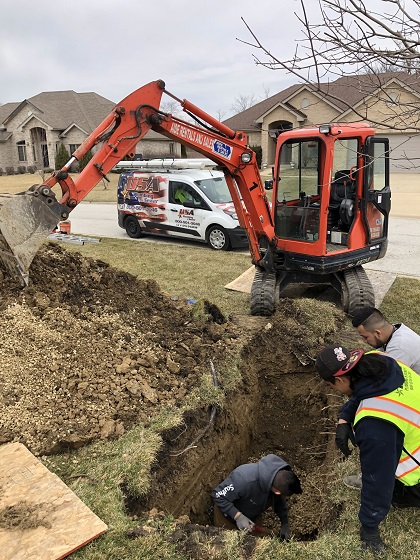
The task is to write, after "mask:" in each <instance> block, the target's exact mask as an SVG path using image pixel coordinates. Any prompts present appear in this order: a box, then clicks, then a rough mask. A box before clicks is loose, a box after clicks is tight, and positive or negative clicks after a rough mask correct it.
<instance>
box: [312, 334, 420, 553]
mask: <svg viewBox="0 0 420 560" xmlns="http://www.w3.org/2000/svg"><path fill="white" fill-rule="evenodd" d="M316 369H317V371H318V373H319V375H320V376H321V377H322V379H324V381H326V382H327V383H329V384H330V385H331V386H332V387H333V388H334V389H335V390H336V391H338V392H340V393H342V394H344V395H347V396H349V397H350V396H355V397H356V398H357V399H358V401H359V402H360V404H359V406H358V409H357V412H356V415H355V421H354V427H355V439H356V444H357V445H358V446H359V450H360V464H361V469H362V489H361V503H360V510H359V520H360V522H361V524H362V527H361V532H360V535H361V539H362V545H363V548H364V549H369V550H371V551H372V552H373V553H374V554H380V553H382V552H383V551H384V550H385V548H386V547H385V545H384V543H383V541H382V539H381V537H380V534H379V524H380V522H381V521H382V520H383V519H384V517H385V516H386V515H387V513H388V511H389V509H390V507H391V503H392V504H393V505H394V506H396V507H420V483H419V480H420V376H419V375H418V374H417V373H415V372H414V371H413V370H412V369H410V368H409V367H407V366H405V365H404V364H401V363H398V362H397V361H395V360H394V359H393V358H391V357H390V356H387V355H385V354H381V353H378V352H370V353H367V354H365V353H364V351H363V350H353V351H351V352H350V351H349V350H347V348H345V347H344V346H341V345H339V344H333V345H331V346H327V347H326V348H324V349H323V350H322V351H321V352H320V354H319V355H318V358H317V361H316Z"/></svg>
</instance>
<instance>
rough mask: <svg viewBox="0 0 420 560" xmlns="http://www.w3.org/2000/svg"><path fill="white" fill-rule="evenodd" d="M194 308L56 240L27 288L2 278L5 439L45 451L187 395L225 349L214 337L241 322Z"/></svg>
mask: <svg viewBox="0 0 420 560" xmlns="http://www.w3.org/2000/svg"><path fill="white" fill-rule="evenodd" d="M192 309H193V306H188V305H187V304H185V303H183V302H179V301H172V300H171V299H170V298H169V297H167V296H165V295H164V294H163V293H162V292H161V291H160V289H159V286H158V285H157V284H156V282H154V281H152V280H147V281H145V280H137V279H136V278H135V277H134V276H132V275H130V274H128V273H126V272H121V271H119V270H116V269H114V268H112V267H111V266H109V265H108V264H107V263H104V262H102V261H94V260H93V259H88V258H84V257H82V256H81V255H80V254H78V253H68V252H66V251H65V250H64V249H63V248H62V247H61V246H59V245H56V244H54V243H50V244H48V245H45V246H44V247H43V248H42V249H41V251H40V252H39V253H38V254H37V256H36V257H35V259H34V261H33V263H32V265H31V271H30V283H29V286H27V287H26V288H24V289H20V287H19V286H18V285H17V284H14V283H13V281H11V280H10V278H9V277H8V275H7V274H3V275H2V276H0V311H1V314H0V364H1V365H0V434H1V442H2V443H4V442H7V441H20V442H22V443H24V444H25V445H26V446H27V447H28V448H29V449H30V450H31V451H32V452H33V453H34V454H36V455H39V454H50V453H54V452H58V451H62V450H67V449H69V448H77V447H80V446H81V445H85V444H87V443H89V442H91V441H93V440H96V439H107V438H113V437H118V435H121V434H122V433H123V432H124V431H125V430H127V429H129V428H130V427H131V426H132V425H133V424H134V423H138V422H148V421H149V419H150V417H151V416H152V415H153V414H154V413H155V412H156V409H157V407H158V406H165V403H173V402H178V401H181V400H182V398H183V397H184V395H185V394H186V392H187V390H188V391H190V390H191V389H192V388H194V387H195V386H198V385H199V384H200V383H201V380H202V377H203V376H204V375H210V366H209V361H210V359H217V356H219V355H222V354H223V352H224V351H225V349H226V345H225V344H224V343H223V344H220V345H218V344H214V343H215V342H218V341H223V340H224V339H225V338H226V340H227V344H229V341H230V340H233V338H232V333H230V334H229V330H231V329H232V328H233V326H232V325H226V324H223V325H222V324H217V325H216V324H214V323H213V322H212V320H211V316H210V315H209V316H207V319H206V320H203V317H201V320H200V321H196V320H194V318H193V316H192V315H193V313H192ZM212 311H213V314H216V311H215V310H214V309H212ZM218 320H220V318H219V317H218ZM214 327H217V328H214ZM209 342H211V343H212V344H209ZM185 347H187V348H194V351H193V352H190V353H189V354H188V356H186V355H185V354H186V351H185ZM168 356H169V358H168ZM178 392H179V393H180V395H181V396H180V398H178V397H177V395H178Z"/></svg>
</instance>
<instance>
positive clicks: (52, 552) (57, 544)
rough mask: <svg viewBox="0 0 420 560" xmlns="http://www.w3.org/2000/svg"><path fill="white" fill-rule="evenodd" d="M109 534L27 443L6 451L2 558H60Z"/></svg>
mask: <svg viewBox="0 0 420 560" xmlns="http://www.w3.org/2000/svg"><path fill="white" fill-rule="evenodd" d="M106 530H107V526H106V525H105V523H103V521H101V520H100V519H99V517H97V516H96V515H95V514H94V513H93V512H92V511H91V510H90V509H89V508H88V507H87V506H86V505H85V504H84V503H83V502H82V501H81V500H80V499H79V498H78V497H77V496H76V494H74V492H72V490H70V488H69V487H68V486H66V485H65V484H64V482H63V481H62V480H60V478H58V476H56V475H55V474H53V473H52V472H50V471H49V470H48V469H47V468H46V467H45V466H44V465H43V464H42V463H41V462H40V461H39V460H38V459H37V458H36V457H35V456H34V455H33V454H32V453H31V452H30V451H29V450H28V449H27V448H26V447H25V446H24V445H22V444H21V443H8V444H6V445H2V446H1V447H0V557H1V560H59V559H60V558H65V557H66V556H68V555H69V554H71V553H72V552H74V551H75V550H77V549H78V548H80V547H82V546H83V545H85V544H87V543H88V542H90V541H91V540H93V539H95V538H96V537H98V536H99V535H102V534H103V533H104V532H105V531H106Z"/></svg>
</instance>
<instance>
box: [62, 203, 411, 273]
mask: <svg viewBox="0 0 420 560" xmlns="http://www.w3.org/2000/svg"><path fill="white" fill-rule="evenodd" d="M70 221H71V233H72V234H78V235H90V236H94V237H111V238H115V239H128V240H131V241H133V242H134V243H135V242H136V240H135V239H131V238H130V237H129V236H128V235H127V234H126V232H125V230H123V229H122V228H120V227H119V225H118V220H117V205H116V204H111V203H109V204H108V203H102V204H98V203H85V202H83V203H81V204H79V206H77V208H75V210H73V212H72V213H71V214H70ZM142 239H144V240H145V241H151V242H158V243H176V244H180V243H182V244H184V245H190V246H192V245H193V246H195V247H202V248H203V249H205V250H210V249H209V248H208V247H207V245H205V244H204V243H199V242H196V241H184V240H179V239H177V240H175V239H168V238H163V237H157V236H152V235H145V236H144V237H143V238H142ZM246 252H247V251H246ZM364 267H365V268H366V269H369V270H378V271H382V272H391V273H393V274H399V275H404V276H415V277H420V220H419V219H416V218H400V217H393V216H392V215H391V217H390V220H389V243H388V252H387V254H386V256H385V257H384V258H383V259H380V260H378V261H374V262H371V263H368V264H366V265H364Z"/></svg>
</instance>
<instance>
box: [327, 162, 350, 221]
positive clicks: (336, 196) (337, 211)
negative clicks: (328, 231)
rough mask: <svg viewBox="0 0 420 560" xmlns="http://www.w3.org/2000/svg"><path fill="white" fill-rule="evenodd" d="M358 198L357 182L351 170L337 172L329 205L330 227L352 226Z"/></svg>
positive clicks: (332, 184)
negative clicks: (355, 203)
mask: <svg viewBox="0 0 420 560" xmlns="http://www.w3.org/2000/svg"><path fill="white" fill-rule="evenodd" d="M355 198H356V181H354V180H353V179H352V178H351V176H350V170H349V169H341V170H340V171H336V173H335V175H334V180H333V181H332V182H331V193H330V203H329V205H328V227H329V228H334V227H337V226H340V224H341V226H344V229H346V230H347V229H348V227H349V226H350V225H351V224H352V222H353V218H354V200H355Z"/></svg>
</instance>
